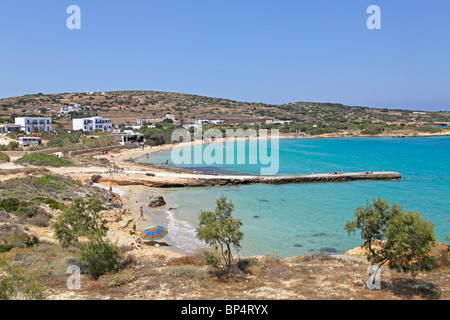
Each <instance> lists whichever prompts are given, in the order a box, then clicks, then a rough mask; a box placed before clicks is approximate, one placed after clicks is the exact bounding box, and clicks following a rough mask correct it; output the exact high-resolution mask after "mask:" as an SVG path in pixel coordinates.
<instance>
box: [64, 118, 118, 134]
mask: <svg viewBox="0 0 450 320" xmlns="http://www.w3.org/2000/svg"><path fill="white" fill-rule="evenodd" d="M72 128H73V130H83V131H89V132H91V131H94V130H101V131H109V132H111V131H112V130H113V127H112V123H111V120H109V119H103V118H102V117H92V118H82V119H73V120H72Z"/></svg>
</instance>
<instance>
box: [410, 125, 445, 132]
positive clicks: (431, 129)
mask: <svg viewBox="0 0 450 320" xmlns="http://www.w3.org/2000/svg"><path fill="white" fill-rule="evenodd" d="M415 130H416V131H418V132H428V133H437V132H441V131H442V129H441V128H439V127H435V126H421V127H417V128H415Z"/></svg>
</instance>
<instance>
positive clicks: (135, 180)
mask: <svg viewBox="0 0 450 320" xmlns="http://www.w3.org/2000/svg"><path fill="white" fill-rule="evenodd" d="M436 136H438V137H440V136H444V135H432V136H431V137H436ZM358 137H361V138H367V137H373V138H377V137H390V136H358ZM411 137H415V136H411ZM421 137H424V136H421ZM295 138H296V137H295V135H280V139H295ZM320 138H356V137H355V136H351V137H341V136H334V137H329V136H326V137H325V136H321V137H320ZM253 139H256V137H255V138H253ZM258 139H261V138H259V137H258ZM298 139H319V137H308V138H298ZM217 142H220V141H214V142H212V141H203V142H202V143H203V144H206V143H217ZM192 144H193V142H186V143H184V144H178V145H173V144H168V145H162V146H156V147H149V146H147V147H145V148H144V149H131V150H122V151H121V152H118V153H111V154H110V155H95V156H94V157H95V158H108V159H109V160H110V161H111V162H113V163H115V164H116V165H118V166H119V167H123V168H124V170H130V173H123V174H115V173H100V174H101V175H102V179H100V181H99V182H98V183H100V184H102V185H104V186H108V187H109V185H111V184H112V187H113V192H116V193H118V194H119V195H120V196H121V198H122V200H123V202H124V204H125V207H126V208H128V209H129V210H130V211H131V213H132V215H133V217H134V221H135V223H136V222H137V224H138V226H137V229H139V228H144V227H147V226H150V225H154V224H161V225H167V224H168V222H169V219H170V215H169V213H168V211H169V209H170V208H171V207H175V208H176V207H177V206H178V204H177V203H175V200H174V198H173V194H172V192H173V191H172V190H167V189H166V188H161V187H158V186H148V185H145V184H142V183H141V182H142V181H139V180H141V179H142V180H147V181H149V180H151V179H154V178H158V179H160V180H164V181H169V182H170V181H172V182H173V183H174V184H176V183H179V182H180V178H179V176H182V175H179V174H178V173H183V174H184V175H188V173H187V172H190V171H189V170H181V169H178V168H176V169H173V168H172V169H171V170H166V169H163V168H158V167H156V166H153V167H151V169H149V168H150V165H148V164H143V163H140V162H136V161H139V159H141V158H143V157H145V155H146V154H147V153H149V154H155V153H157V152H162V151H170V150H171V149H172V148H173V147H175V146H179V147H183V146H189V145H192ZM14 168H23V167H22V166H17V165H15V164H13V163H12V162H11V163H6V164H5V168H3V166H2V169H14ZM48 170H50V171H53V172H56V173H59V174H62V175H69V176H71V177H73V178H76V179H78V180H80V181H86V180H90V178H91V176H92V175H93V174H94V172H96V173H99V172H105V168H101V167H98V168H94V167H90V168H80V167H68V168H48ZM132 170H135V172H134V173H133V172H132ZM146 172H152V173H154V174H155V175H156V177H150V176H149V177H147V176H146V174H145V173H146ZM191 174H192V175H193V176H194V175H195V177H198V176H201V175H198V174H193V173H191ZM177 177H178V178H177ZM5 178H6V177H5ZM115 179H118V181H121V182H125V183H124V184H120V185H119V184H118V183H117V184H116V183H115ZM102 180H103V181H102ZM178 186H179V187H183V185H182V184H180V185H178ZM152 195H163V197H164V198H165V199H166V202H167V205H166V206H164V207H161V208H156V209H150V208H148V198H149V197H150V196H152ZM140 205H143V206H144V215H145V219H146V221H145V223H144V222H142V221H137V220H138V218H139V207H140ZM199 210H200V208H199ZM195 240H196V239H195V236H194V239H192V241H195ZM161 242H165V243H167V244H168V246H161V247H160V248H155V247H153V246H149V248H148V249H150V250H156V249H158V250H161V251H169V252H171V253H181V254H185V253H187V252H186V250H183V249H182V248H181V247H182V244H180V243H177V242H176V241H174V240H173V238H172V233H171V230H169V235H168V236H167V237H166V238H164V239H162V240H161ZM349 249H352V248H349Z"/></svg>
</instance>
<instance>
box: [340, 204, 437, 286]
mask: <svg viewBox="0 0 450 320" xmlns="http://www.w3.org/2000/svg"><path fill="white" fill-rule="evenodd" d="M344 229H345V230H347V233H348V234H349V235H350V234H351V233H354V232H355V231H356V229H359V230H361V238H362V239H363V244H362V248H363V249H367V250H368V251H369V254H368V256H367V259H368V260H369V261H371V267H370V270H372V267H373V266H374V265H375V264H378V268H377V269H376V271H375V275H376V273H377V272H378V271H379V269H380V268H381V266H383V265H384V264H385V263H388V266H389V268H390V269H394V270H397V271H401V272H405V273H407V272H410V273H411V275H413V276H415V275H416V274H417V272H419V271H429V270H431V269H432V267H433V266H434V265H435V263H436V262H435V260H434V258H433V257H432V256H430V252H431V249H432V246H433V245H434V243H435V241H436V235H435V233H434V225H433V224H432V223H431V222H430V221H426V220H425V219H424V218H422V217H421V215H420V213H417V212H414V211H409V212H404V211H403V209H402V207H401V206H399V205H397V204H393V205H389V203H388V201H387V200H381V199H380V198H378V200H374V201H373V204H369V203H367V205H366V206H365V207H363V208H362V207H359V208H357V209H356V211H355V220H353V221H350V222H347V223H346V225H345V228H344ZM370 272H371V271H370ZM370 272H369V275H368V281H369V278H370V276H371V274H370ZM374 279H375V277H374Z"/></svg>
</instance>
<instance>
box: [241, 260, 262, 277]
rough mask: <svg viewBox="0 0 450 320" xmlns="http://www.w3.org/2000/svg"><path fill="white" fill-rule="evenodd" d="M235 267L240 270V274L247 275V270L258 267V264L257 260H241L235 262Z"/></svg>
mask: <svg viewBox="0 0 450 320" xmlns="http://www.w3.org/2000/svg"><path fill="white" fill-rule="evenodd" d="M236 266H237V267H238V268H239V270H241V271H242V272H245V273H247V270H248V269H249V268H251V267H255V266H260V263H259V261H258V260H256V259H253V258H241V259H239V260H238V261H237V262H236Z"/></svg>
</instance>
